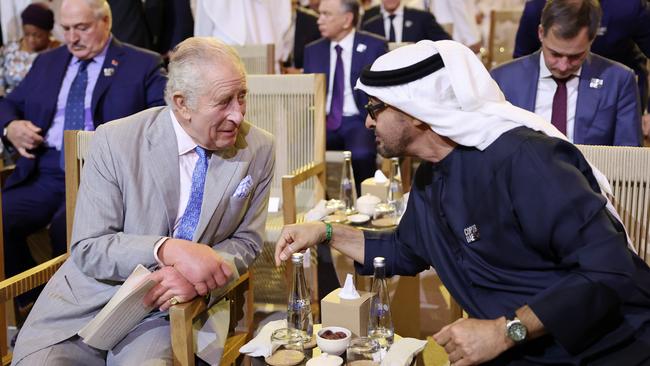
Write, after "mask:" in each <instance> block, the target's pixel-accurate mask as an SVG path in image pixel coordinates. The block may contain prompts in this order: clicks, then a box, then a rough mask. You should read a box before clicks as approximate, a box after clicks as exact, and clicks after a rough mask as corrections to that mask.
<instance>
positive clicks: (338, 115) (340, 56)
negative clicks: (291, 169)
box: [304, 0, 387, 193]
mask: <svg viewBox="0 0 650 366" xmlns="http://www.w3.org/2000/svg"><path fill="white" fill-rule="evenodd" d="M319 13H320V14H319V16H318V28H319V29H320V32H321V35H322V36H323V38H321V39H319V40H317V41H314V42H312V43H310V44H308V45H307V47H306V48H305V62H304V72H305V73H306V74H309V73H322V74H325V75H326V77H327V81H328V82H327V150H349V151H351V152H352V166H353V170H354V179H355V182H356V185H357V193H361V190H360V187H361V182H362V181H363V180H364V179H366V178H369V177H371V176H373V174H374V173H375V169H376V163H375V162H376V155H377V152H376V149H375V137H374V136H373V134H372V132H370V131H368V130H366V128H365V127H364V125H363V123H364V120H365V119H366V110H365V109H364V107H363V106H364V105H365V104H366V103H367V102H368V98H367V97H366V96H365V95H364V94H363V93H361V92H359V91H356V90H353V89H352V85H354V82H355V81H356V80H357V79H358V78H359V74H360V73H361V70H362V69H363V68H364V67H365V66H367V65H370V64H371V63H372V62H373V61H375V59H376V58H377V57H379V56H381V55H382V54H384V53H385V52H386V50H387V45H386V40H384V39H383V38H381V37H378V36H376V35H374V34H370V33H367V32H363V31H356V30H355V27H356V24H357V21H358V19H359V4H358V2H357V1H356V0H321V2H320V8H319Z"/></svg>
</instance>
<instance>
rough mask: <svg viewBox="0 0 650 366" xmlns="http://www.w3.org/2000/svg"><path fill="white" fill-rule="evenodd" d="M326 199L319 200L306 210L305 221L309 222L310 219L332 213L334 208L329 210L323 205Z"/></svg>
mask: <svg viewBox="0 0 650 366" xmlns="http://www.w3.org/2000/svg"><path fill="white" fill-rule="evenodd" d="M326 203H327V201H325V200H320V201H319V202H318V203H317V204H316V206H314V208H312V209H311V210H309V211H307V213H306V214H305V222H310V221H319V220H320V219H322V218H323V217H325V216H327V215H329V214H330V213H332V212H333V211H334V210H329V209H328V208H327V207H326V206H325V205H326Z"/></svg>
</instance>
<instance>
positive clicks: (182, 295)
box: [144, 266, 197, 311]
mask: <svg viewBox="0 0 650 366" xmlns="http://www.w3.org/2000/svg"><path fill="white" fill-rule="evenodd" d="M149 279H152V280H154V281H155V282H157V283H158V284H157V285H156V286H154V287H153V288H152V289H151V290H149V292H147V294H146V295H145V297H144V305H145V306H152V305H153V306H155V307H158V308H159V309H160V311H165V310H167V309H169V307H170V306H171V305H172V304H171V301H170V300H171V299H172V298H176V301H178V302H179V303H182V302H187V301H190V300H192V299H193V298H195V297H196V296H197V292H196V290H195V289H194V285H192V284H191V283H190V282H189V281H188V280H187V279H186V278H185V277H183V275H182V274H180V273H179V272H178V271H177V270H176V269H175V268H174V267H171V266H165V267H162V268H161V269H159V270H157V271H155V272H153V273H151V274H150V275H149Z"/></svg>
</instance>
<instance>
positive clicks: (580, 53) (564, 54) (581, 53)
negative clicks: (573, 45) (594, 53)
mask: <svg viewBox="0 0 650 366" xmlns="http://www.w3.org/2000/svg"><path fill="white" fill-rule="evenodd" d="M546 48H548V50H549V51H551V52H553V53H555V54H557V55H560V56H566V57H574V56H580V55H583V54H584V53H585V52H587V51H589V49H586V50H584V51H582V52H579V53H574V54H566V53H562V52H560V51H556V50H554V49H552V48H551V47H549V46H546Z"/></svg>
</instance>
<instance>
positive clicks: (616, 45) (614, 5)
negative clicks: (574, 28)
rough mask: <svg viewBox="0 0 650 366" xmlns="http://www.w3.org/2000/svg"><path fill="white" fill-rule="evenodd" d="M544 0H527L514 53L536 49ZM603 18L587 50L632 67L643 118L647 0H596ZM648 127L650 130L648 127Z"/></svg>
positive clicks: (649, 18)
mask: <svg viewBox="0 0 650 366" xmlns="http://www.w3.org/2000/svg"><path fill="white" fill-rule="evenodd" d="M545 4H546V0H528V1H526V7H525V8H524V13H523V14H522V16H521V21H520V23H519V29H518V30H517V41H516V43H515V51H514V57H521V56H525V55H528V54H531V53H533V52H535V51H537V50H538V49H539V47H540V39H539V37H538V36H537V28H538V25H539V24H540V19H541V15H542V9H543V8H544V5H545ZM600 6H601V7H602V9H603V15H604V16H603V18H602V20H601V23H600V26H599V28H598V32H597V36H596V39H595V40H594V42H593V45H592V46H591V52H593V53H595V54H598V55H600V56H603V57H607V58H609V59H612V60H614V61H618V62H620V63H622V64H623V65H625V66H627V67H629V68H631V69H632V70H634V73H635V74H636V76H637V84H638V88H639V95H640V96H641V107H642V114H644V118H646V119H647V120H650V116H648V110H647V108H648V99H650V98H649V96H648V67H647V61H648V58H650V26H648V24H650V2H649V1H648V0H627V1H622V2H621V1H617V0H600ZM649 131H650V130H649Z"/></svg>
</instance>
